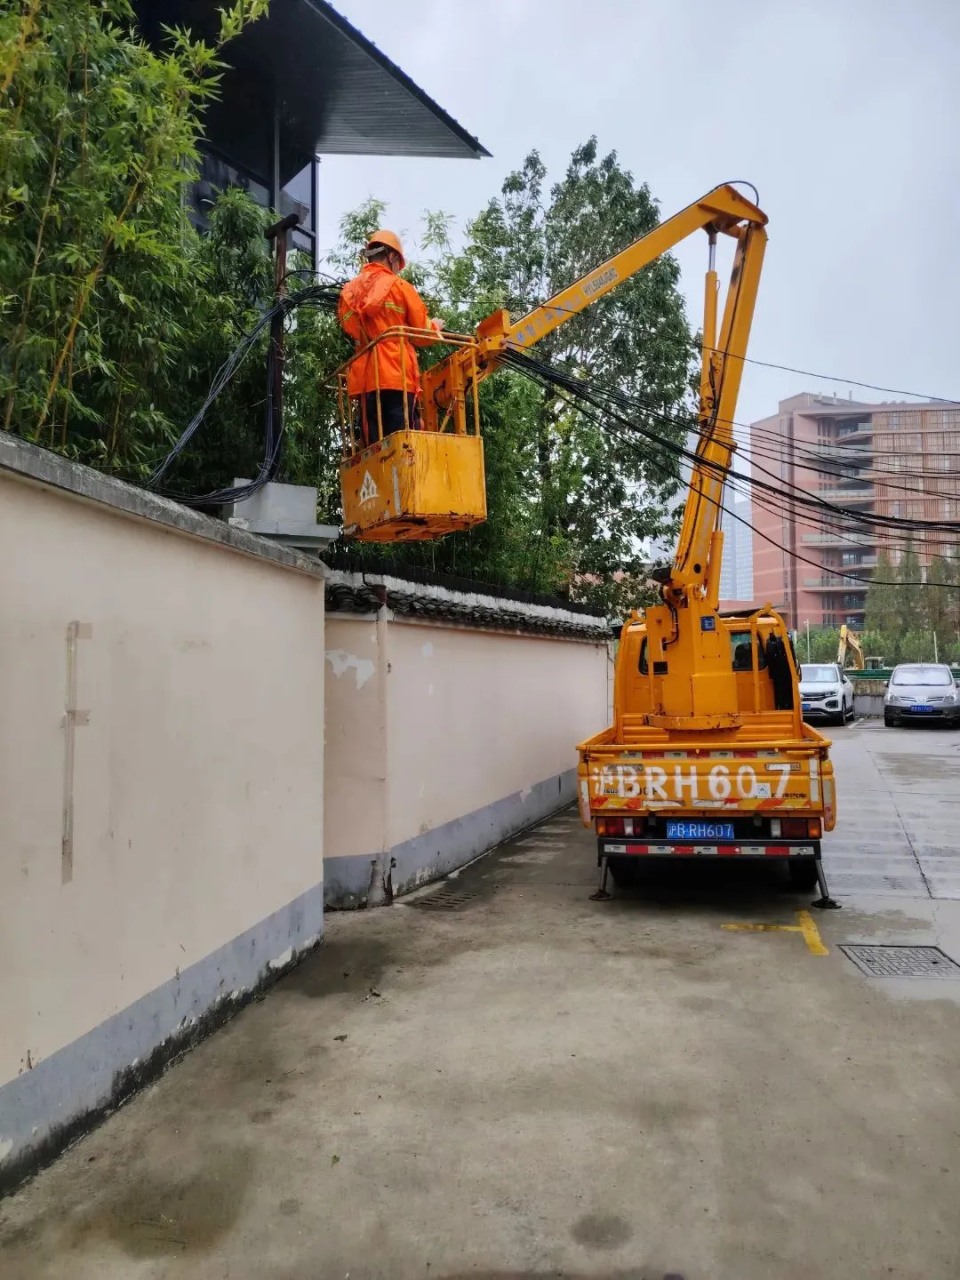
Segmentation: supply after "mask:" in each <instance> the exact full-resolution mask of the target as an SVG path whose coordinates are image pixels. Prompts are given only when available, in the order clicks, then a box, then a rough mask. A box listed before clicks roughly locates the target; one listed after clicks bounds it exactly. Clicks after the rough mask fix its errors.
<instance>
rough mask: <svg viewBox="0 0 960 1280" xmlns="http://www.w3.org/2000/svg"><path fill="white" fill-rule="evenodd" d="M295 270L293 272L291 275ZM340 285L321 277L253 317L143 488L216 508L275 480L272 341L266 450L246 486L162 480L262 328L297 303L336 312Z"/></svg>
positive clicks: (282, 317)
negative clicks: (195, 490)
mask: <svg viewBox="0 0 960 1280" xmlns="http://www.w3.org/2000/svg"><path fill="white" fill-rule="evenodd" d="M291 274H293V273H291ZM342 287H343V283H342V281H334V280H324V281H322V282H320V283H318V284H313V285H308V286H307V287H306V288H304V289H299V290H297V291H296V292H293V293H289V294H286V295H285V296H284V297H282V298H280V299H279V300H278V301H277V302H275V303H274V304H273V306H272V307H270V308H268V309H267V310H266V311H264V313H263V314H262V315H261V316H260V318H259V319H258V320H257V322H256V324H255V325H254V326H253V328H252V329H250V330H249V332H248V333H246V334H244V336H243V339H242V340H241V342H240V343H239V344H238V346H237V347H236V348H235V350H234V351H232V352H231V353H230V355H229V357H228V358H227V359H226V360H225V361H224V362H223V364H222V365H221V367H220V369H219V370H218V371H217V375H216V377H215V378H214V380H213V382H212V383H211V385H210V390H209V391H208V392H207V396H206V399H205V400H204V402H203V404H202V405H201V406H200V408H199V409H198V410H197V412H196V413H195V414H194V416H193V418H192V419H191V421H190V423H189V424H188V426H187V428H186V430H185V431H184V432H183V434H182V435H181V437H180V439H179V440H178V441H177V443H176V444H175V445H174V446H173V448H172V449H171V450H170V452H169V453H168V454H167V456H166V458H164V460H163V462H162V463H161V464H160V466H159V467H157V469H156V470H155V471H154V472H153V474H152V475H151V476H150V478H149V480H148V481H147V487H148V488H150V489H154V490H155V491H156V492H158V493H160V494H162V495H163V496H164V497H166V498H173V499H174V500H175V501H177V502H181V503H183V504H184V506H188V507H215V506H223V505H226V504H228V503H234V502H242V501H243V499H244V498H249V497H250V496H251V495H252V494H254V493H256V492H257V490H258V489H262V488H263V486H264V485H265V484H266V483H267V482H268V481H269V480H271V479H273V478H274V476H275V475H276V471H277V463H278V461H279V455H280V443H281V439H282V435H283V433H282V429H278V426H277V415H276V413H275V406H274V402H273V396H272V394H271V388H273V387H274V385H275V375H276V360H277V344H276V342H275V341H271V343H270V346H269V349H268V354H267V388H268V391H267V405H266V427H265V431H264V451H263V458H262V459H261V462H260V466H259V469H258V471H257V475H256V476H255V477H254V479H253V480H251V481H250V482H249V483H248V484H244V485H235V486H233V487H232V488H224V489H214V490H213V491H212V492H211V493H203V494H183V493H176V492H175V491H173V490H171V489H167V488H164V487H163V481H164V478H165V477H166V475H167V472H168V471H169V470H170V468H171V467H172V466H173V464H174V462H176V460H177V458H179V457H180V455H181V454H182V453H183V451H184V449H185V448H186V447H187V445H188V444H189V443H190V441H191V439H192V438H193V436H194V435H195V434H196V432H197V430H198V429H199V427H200V425H201V424H202V422H203V420H204V418H205V417H206V415H207V412H208V411H209V409H210V406H211V405H212V404H213V403H214V401H215V400H216V399H217V397H218V396H219V395H220V393H221V392H222V391H223V389H224V387H226V386H227V385H228V383H229V382H230V380H231V379H232V378H233V377H234V375H235V374H236V372H237V370H238V369H239V368H240V366H241V364H243V362H244V360H245V359H246V357H247V356H248V355H249V353H250V351H251V349H252V348H253V347H254V346H255V345H256V342H257V339H258V338H259V337H260V335H261V334H262V333H263V331H264V330H265V329H268V328H270V327H271V326H274V325H276V324H277V322H279V324H280V325H283V324H285V323H286V319H287V316H288V315H290V313H291V312H293V311H295V310H296V309H297V308H298V307H304V306H310V307H317V308H319V309H320V310H321V311H330V312H335V311H336V309H337V302H338V300H339V298H340V290H341V289H342Z"/></svg>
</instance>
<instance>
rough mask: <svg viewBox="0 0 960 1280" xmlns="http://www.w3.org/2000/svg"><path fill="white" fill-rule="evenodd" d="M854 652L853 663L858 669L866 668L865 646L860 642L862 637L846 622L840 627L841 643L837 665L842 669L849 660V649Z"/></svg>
mask: <svg viewBox="0 0 960 1280" xmlns="http://www.w3.org/2000/svg"><path fill="white" fill-rule="evenodd" d="M848 650H849V651H850V652H851V653H852V654H853V665H854V669H855V670H857V671H862V670H863V669H864V661H863V646H862V645H861V644H860V637H859V636H858V635H857V633H856V632H855V631H851V630H850V628H849V627H848V626H847V625H846V624H844V625H843V626H842V627H841V628H840V644H839V646H838V648H837V666H838V667H839V668H840V670H841V671H842V670H843V668H844V666H845V665H846V661H847V651H848Z"/></svg>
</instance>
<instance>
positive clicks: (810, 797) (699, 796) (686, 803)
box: [578, 726, 834, 830]
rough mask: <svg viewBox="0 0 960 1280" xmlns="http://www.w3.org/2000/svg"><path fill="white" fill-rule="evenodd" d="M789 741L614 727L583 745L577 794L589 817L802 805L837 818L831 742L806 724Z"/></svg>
mask: <svg viewBox="0 0 960 1280" xmlns="http://www.w3.org/2000/svg"><path fill="white" fill-rule="evenodd" d="M805 730H806V733H809V738H808V737H807V736H806V733H805V737H804V740H803V741H802V742H798V743H796V744H791V745H790V746H788V747H787V746H778V747H764V746H756V747H744V748H737V749H733V750H724V749H709V748H706V747H692V746H691V747H689V748H682V747H679V746H677V747H671V748H670V749H666V748H661V747H656V748H655V747H649V748H644V749H643V750H638V749H637V748H635V747H628V746H624V745H622V744H620V745H618V744H616V743H614V742H612V741H610V738H609V735H610V730H607V731H606V733H603V734H599V735H598V736H597V737H596V738H592V739H590V740H589V741H588V742H585V743H583V744H582V745H581V747H580V767H579V778H578V781H579V801H580V813H581V816H582V818H583V820H584V822H586V823H589V822H590V819H591V815H592V816H594V817H596V816H599V815H602V814H615V813H623V814H629V813H635V812H641V813H668V812H674V813H677V814H694V815H699V814H701V813H702V814H704V815H706V814H713V815H719V814H731V813H753V812H756V811H763V812H768V813H771V814H774V813H777V812H784V811H786V812H790V811H802V812H803V813H805V814H822V815H823V817H824V825H825V826H826V828H827V829H828V830H829V829H830V828H831V827H832V825H833V810H834V792H833V766H832V765H831V763H830V760H829V758H828V754H827V747H828V743H827V740H826V739H824V738H822V737H821V736H820V735H819V734H817V733H816V732H815V731H813V730H809V729H808V727H807V726H805Z"/></svg>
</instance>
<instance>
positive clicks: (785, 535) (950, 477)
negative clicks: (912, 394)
mask: <svg viewBox="0 0 960 1280" xmlns="http://www.w3.org/2000/svg"><path fill="white" fill-rule="evenodd" d="M750 450H751V455H752V458H753V464H754V476H755V477H756V478H757V479H759V480H762V481H765V482H767V483H770V484H774V485H776V484H777V483H778V481H782V482H784V488H783V490H782V491H780V492H779V493H778V494H777V495H776V497H772V496H770V495H764V494H763V493H756V492H755V494H754V501H753V503H752V507H753V515H752V524H753V526H754V529H755V530H756V532H755V533H754V535H753V594H754V597H755V599H756V600H757V601H758V602H761V603H763V602H766V601H769V602H771V603H772V604H774V605H775V606H777V607H779V608H780V609H781V610H782V611H783V612H784V614H785V616H786V619H787V622H788V625H789V626H792V627H797V628H802V627H804V626H805V625H806V624H807V623H808V622H809V624H810V625H811V626H820V625H823V626H838V625H839V624H840V623H842V622H845V623H847V625H848V626H853V627H862V626H863V620H864V606H865V601H866V587H867V583H868V582H869V579H870V576H871V574H872V572H873V570H874V568H875V566H876V563H877V555H878V552H879V550H880V547H881V545H883V534H882V532H881V533H880V535H879V537H878V532H877V530H876V529H871V528H865V527H864V526H863V525H861V524H858V523H856V522H855V521H851V520H850V519H849V518H844V517H836V518H830V517H826V516H824V515H821V514H818V513H815V512H813V511H811V510H810V509H809V508H807V507H804V506H801V505H798V504H797V503H795V502H793V501H792V500H791V496H790V495H791V493H792V492H794V490H793V489H791V488H790V487H789V486H795V488H796V489H800V490H803V491H805V492H807V493H810V494H814V495H816V496H818V497H821V498H823V499H825V500H826V501H828V502H831V503H833V504H835V505H836V506H841V507H846V508H848V509H849V510H855V511H858V512H861V511H863V512H875V513H877V514H879V515H888V516H895V517H900V518H903V519H914V520H916V519H919V520H955V521H960V404H953V403H947V402H944V401H936V402H933V403H929V404H917V403H909V404H908V403H902V402H892V403H888V402H884V403H883V404H868V403H865V402H862V401H856V400H850V399H847V400H844V399H841V398H840V397H837V396H822V395H816V394H813V393H811V392H804V393H803V394H801V395H797V396H791V397H790V399H789V400H782V401H781V402H780V406H779V409H778V412H777V413H776V414H774V415H773V416H772V417H770V418H764V419H763V420H762V421H760V422H755V423H753V424H752V425H751V427H750ZM760 468H764V469H765V471H763V470H761V469H760ZM769 473H772V475H771V474H769ZM771 503H772V505H771ZM914 542H915V547H916V551H917V554H918V556H919V557H920V562H921V564H923V565H927V564H929V563H930V560H931V558H932V557H933V556H934V555H943V554H952V555H956V554H958V553H960V546H958V545H957V544H958V543H960V537H958V538H952V537H951V536H949V535H947V534H943V533H936V534H931V535H927V536H922V535H919V534H918V535H916V536H915V539H914ZM886 545H887V549H888V551H889V553H890V556H891V559H892V560H893V561H894V562H896V560H897V559H898V557H899V554H900V551H901V544H899V543H887V544H886ZM797 557H803V560H801V559H798V558H797ZM804 561H813V562H815V563H813V564H810V563H804ZM841 575H844V576H841ZM845 575H853V576H852V577H851V576H845ZM861 584H862V585H861Z"/></svg>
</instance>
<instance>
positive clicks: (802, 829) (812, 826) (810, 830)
mask: <svg viewBox="0 0 960 1280" xmlns="http://www.w3.org/2000/svg"><path fill="white" fill-rule="evenodd" d="M776 828H779V830H777V829H776ZM820 832H821V828H820V819H819V818H774V819H773V820H772V821H771V823H770V834H771V835H774V836H777V835H779V836H783V837H785V838H786V839H793V840H797V839H800V840H806V839H808V838H811V839H814V840H819V838H820Z"/></svg>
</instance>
